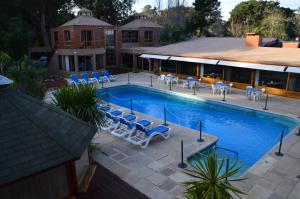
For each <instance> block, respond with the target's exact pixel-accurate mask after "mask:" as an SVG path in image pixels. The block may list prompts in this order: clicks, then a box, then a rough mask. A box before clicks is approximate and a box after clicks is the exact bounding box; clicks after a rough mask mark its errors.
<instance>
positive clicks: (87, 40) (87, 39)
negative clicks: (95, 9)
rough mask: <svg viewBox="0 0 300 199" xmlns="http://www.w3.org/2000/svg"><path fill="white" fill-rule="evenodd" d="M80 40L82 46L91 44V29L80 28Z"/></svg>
mask: <svg viewBox="0 0 300 199" xmlns="http://www.w3.org/2000/svg"><path fill="white" fill-rule="evenodd" d="M80 41H81V43H82V47H85V46H92V43H93V31H91V30H82V31H81V34H80Z"/></svg>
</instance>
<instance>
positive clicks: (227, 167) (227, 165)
mask: <svg viewBox="0 0 300 199" xmlns="http://www.w3.org/2000/svg"><path fill="white" fill-rule="evenodd" d="M228 169H229V158H227V159H226V179H225V180H226V181H227V174H228Z"/></svg>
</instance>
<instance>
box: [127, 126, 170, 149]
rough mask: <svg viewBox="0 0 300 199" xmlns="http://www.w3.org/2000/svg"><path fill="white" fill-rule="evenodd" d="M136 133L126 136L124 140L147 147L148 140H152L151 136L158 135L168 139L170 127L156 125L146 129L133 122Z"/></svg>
mask: <svg viewBox="0 0 300 199" xmlns="http://www.w3.org/2000/svg"><path fill="white" fill-rule="evenodd" d="M135 126H136V129H137V133H136V135H134V136H131V137H129V138H127V139H126V140H127V141H129V142H130V143H132V144H134V145H138V146H140V147H141V148H147V146H148V144H149V142H150V141H151V140H152V138H153V137H155V136H157V135H160V136H162V137H163V138H164V139H168V138H169V137H170V135H171V128H170V127H167V126H164V125H158V126H156V127H154V128H151V129H146V128H145V127H144V126H142V125H140V124H138V123H135Z"/></svg>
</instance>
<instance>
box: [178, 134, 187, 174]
mask: <svg viewBox="0 0 300 199" xmlns="http://www.w3.org/2000/svg"><path fill="white" fill-rule="evenodd" d="M186 167H187V165H186V164H185V163H184V162H183V140H181V163H179V164H178V168H181V169H184V168H186Z"/></svg>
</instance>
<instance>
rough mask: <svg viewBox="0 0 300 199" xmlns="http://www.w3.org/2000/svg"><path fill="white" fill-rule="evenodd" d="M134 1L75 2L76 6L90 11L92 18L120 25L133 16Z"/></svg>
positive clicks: (85, 0)
mask: <svg viewBox="0 0 300 199" xmlns="http://www.w3.org/2000/svg"><path fill="white" fill-rule="evenodd" d="M134 2H135V0H75V3H76V4H77V5H78V6H84V7H87V8H88V9H90V10H92V11H93V13H94V16H95V17H97V18H99V19H101V20H104V21H106V22H108V23H111V24H113V25H120V24H122V23H123V22H124V21H126V20H127V18H128V17H130V16H131V15H132V14H133V11H132V5H133V4H134Z"/></svg>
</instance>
